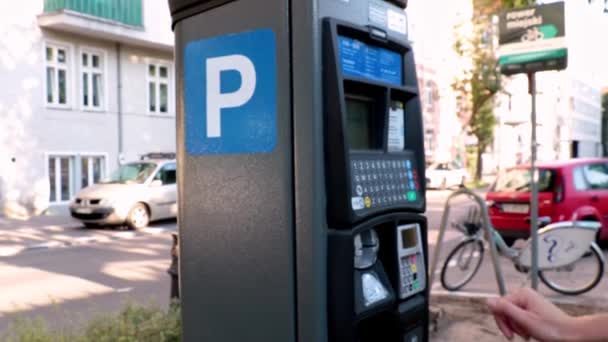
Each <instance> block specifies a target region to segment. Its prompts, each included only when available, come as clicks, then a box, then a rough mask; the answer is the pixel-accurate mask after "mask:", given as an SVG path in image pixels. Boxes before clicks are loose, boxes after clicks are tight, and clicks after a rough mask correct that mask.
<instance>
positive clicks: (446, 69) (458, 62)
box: [406, 0, 473, 162]
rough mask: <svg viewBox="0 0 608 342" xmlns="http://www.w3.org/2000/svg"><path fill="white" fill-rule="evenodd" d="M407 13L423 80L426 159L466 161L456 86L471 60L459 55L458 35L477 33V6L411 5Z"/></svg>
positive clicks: (461, 1) (439, 0)
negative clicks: (474, 20)
mask: <svg viewBox="0 0 608 342" xmlns="http://www.w3.org/2000/svg"><path fill="white" fill-rule="evenodd" d="M438 9H440V10H438ZM406 12H407V14H408V24H409V37H410V40H411V41H412V45H413V49H414V53H415V57H416V64H417V65H418V66H419V67H418V77H419V79H421V80H423V82H422V83H421V84H420V91H421V92H423V96H421V99H422V100H423V103H422V105H423V106H422V110H423V114H424V117H425V122H424V124H425V127H424V128H425V151H426V154H427V160H428V161H450V160H456V161H461V162H464V161H465V136H466V133H465V130H464V127H463V126H464V125H463V123H462V122H461V120H460V119H459V118H458V115H457V101H456V93H455V92H454V90H453V87H452V85H453V83H454V81H455V80H456V77H457V76H458V75H459V73H461V72H462V69H463V68H464V67H465V66H467V63H469V64H470V61H468V60H467V59H466V58H462V57H461V56H458V54H457V53H456V51H455V50H454V44H455V42H456V39H457V36H458V34H457V33H460V34H461V35H462V34H465V33H466V32H469V31H472V25H471V23H470V22H471V18H472V15H473V4H472V1H471V0H453V1H444V0H424V1H410V2H409V3H408V8H407V10H406ZM458 31H462V32H458Z"/></svg>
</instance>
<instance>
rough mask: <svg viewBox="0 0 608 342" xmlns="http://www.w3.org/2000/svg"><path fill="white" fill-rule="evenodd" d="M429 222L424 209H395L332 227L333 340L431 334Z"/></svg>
mask: <svg viewBox="0 0 608 342" xmlns="http://www.w3.org/2000/svg"><path fill="white" fill-rule="evenodd" d="M424 227H426V220H425V219H424V217H422V216H420V215H416V214H410V213H393V214H387V215H382V216H380V217H376V218H373V219H370V220H368V221H367V222H365V223H363V224H360V225H357V226H355V227H353V229H352V230H331V231H330V233H329V248H328V253H329V254H328V323H329V329H328V331H329V337H330V338H329V340H330V341H361V342H365V341H408V342H409V341H426V340H427V338H428V336H427V329H426V327H427V325H428V300H427V298H428V297H427V296H428V289H427V287H426V279H427V274H426V267H425V265H426V263H427V259H426V253H425V250H426V248H425V247H424V246H425V245H424V244H423V242H424V241H426V235H425V234H424V230H423V229H422V228H424ZM406 337H407V338H406Z"/></svg>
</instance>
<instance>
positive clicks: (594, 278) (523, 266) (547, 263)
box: [438, 189, 604, 295]
mask: <svg viewBox="0 0 608 342" xmlns="http://www.w3.org/2000/svg"><path fill="white" fill-rule="evenodd" d="M461 194H465V195H468V196H472V197H474V199H475V201H476V202H477V205H476V206H472V207H470V208H469V211H468V212H467V214H466V215H465V216H464V217H463V218H464V220H462V221H461V222H453V223H452V227H454V228H456V229H458V230H459V231H461V232H462V233H464V235H465V236H464V239H463V240H462V241H461V242H460V243H458V245H456V247H455V248H454V249H453V250H452V251H451V252H450V253H449V255H448V257H447V259H446V260H445V262H444V264H443V267H442V269H441V284H442V286H443V287H444V288H445V289H446V290H448V291H457V290H459V289H461V288H462V287H464V286H465V285H466V284H467V283H469V282H470V281H471V279H473V277H474V276H475V274H476V273H477V272H478V271H479V268H480V267H481V264H482V261H483V255H484V249H485V248H484V242H486V243H493V244H495V247H496V250H497V251H498V254H500V255H501V256H503V257H506V258H508V259H509V260H511V262H512V263H513V265H514V266H515V269H516V270H517V271H519V272H522V273H527V274H530V270H531V264H532V262H531V260H532V257H531V256H532V248H531V240H527V241H525V242H524V244H523V246H520V247H513V248H512V247H509V246H508V245H507V244H506V243H505V241H504V239H503V238H502V236H501V235H500V234H499V233H498V232H497V231H496V230H495V229H494V227H492V225H491V223H490V220H489V217H488V212H487V208H486V207H485V202H484V201H483V199H481V197H479V196H478V195H477V194H474V193H473V192H471V191H469V190H466V189H463V190H459V191H456V192H455V193H454V194H453V195H452V196H450V198H448V202H446V209H447V207H448V205H449V200H450V199H451V198H452V197H455V195H461ZM480 205H483V206H484V207H483V208H481V210H479V209H480V208H479V206H480ZM447 212H449V211H448V210H446V212H444V215H445V214H446V213H447ZM442 222H444V224H445V222H447V221H446V220H442ZM484 223H487V224H488V227H489V229H488V230H485V229H484V227H483V224H484ZM541 224H543V225H545V226H544V227H543V228H542V229H540V230H539V231H538V270H539V271H538V276H539V278H540V280H541V281H542V282H543V283H544V284H545V285H547V287H549V288H550V289H552V290H553V291H556V292H558V293H562V294H565V295H578V294H582V293H585V292H587V291H590V290H591V289H593V288H594V287H595V286H596V285H597V284H598V283H599V282H600V280H601V278H602V276H603V274H604V255H603V254H602V251H601V249H600V248H599V247H598V245H597V244H596V243H595V237H596V235H597V232H598V230H599V229H600V228H601V224H600V223H599V222H590V221H577V220H576V217H574V218H573V220H572V221H566V222H558V223H549V222H541ZM442 229H445V227H442ZM484 230H485V232H484ZM487 232H490V233H489V235H491V238H492V239H491V242H490V241H489V239H488V233H487ZM438 246H439V244H438ZM590 257H591V258H590ZM583 264H584V265H583ZM589 265H590V268H591V272H588V270H587V269H585V270H583V272H580V271H581V267H583V266H585V267H586V266H589ZM577 266H578V271H579V272H578V273H576V274H575V272H574V271H575V269H577ZM495 268H496V264H495ZM452 271H461V272H463V276H462V277H458V278H456V279H450V276H451V272H452ZM587 275H589V276H590V277H589V278H588V279H586V277H585V276H587ZM497 278H498V272H497ZM584 278H585V279H584ZM580 280H583V282H582V285H580V286H576V285H573V284H574V283H575V282H577V281H580ZM500 282H502V275H501V276H500ZM499 285H500V284H499ZM500 286H501V290H502V289H503V288H504V285H500Z"/></svg>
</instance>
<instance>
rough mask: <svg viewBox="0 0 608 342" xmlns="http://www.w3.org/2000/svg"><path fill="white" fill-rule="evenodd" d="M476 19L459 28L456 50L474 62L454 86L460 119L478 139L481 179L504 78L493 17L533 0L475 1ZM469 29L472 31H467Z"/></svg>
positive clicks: (471, 62) (477, 166) (477, 156)
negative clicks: (498, 58)
mask: <svg viewBox="0 0 608 342" xmlns="http://www.w3.org/2000/svg"><path fill="white" fill-rule="evenodd" d="M472 1H473V17H472V21H471V25H469V26H467V25H466V24H467V23H463V24H462V25H460V26H458V27H457V28H456V30H455V31H456V32H460V36H458V37H457V39H456V43H455V44H454V49H455V50H456V53H457V54H458V55H459V56H460V57H461V58H462V59H463V60H468V61H470V63H466V64H468V67H467V66H466V64H465V67H464V68H463V72H462V74H461V75H460V76H459V77H457V79H456V80H455V82H454V83H453V85H452V87H453V89H454V91H455V92H456V100H457V102H458V116H459V117H460V119H461V121H462V122H463V123H464V124H463V126H464V127H463V128H464V129H465V131H466V133H468V134H471V135H473V136H475V138H477V150H476V159H477V163H476V169H475V179H476V180H480V179H481V174H482V170H483V163H482V158H481V157H482V155H483V153H484V152H485V150H486V148H487V147H488V146H489V145H490V144H491V143H492V140H493V139H494V127H495V126H496V117H495V115H494V112H493V109H494V105H495V99H494V97H495V95H496V94H497V93H498V92H499V91H501V89H502V85H501V75H500V70H499V68H498V60H497V58H496V49H495V48H496V46H495V44H494V41H495V36H496V34H497V30H496V25H495V22H494V21H493V16H494V15H495V14H497V13H498V12H499V11H502V10H505V9H509V8H513V7H517V6H523V5H531V4H533V3H534V1H529V0H472ZM465 27H468V28H469V29H468V30H466V29H465V30H464V32H463V28H465Z"/></svg>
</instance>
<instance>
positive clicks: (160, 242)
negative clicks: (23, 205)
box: [0, 217, 176, 331]
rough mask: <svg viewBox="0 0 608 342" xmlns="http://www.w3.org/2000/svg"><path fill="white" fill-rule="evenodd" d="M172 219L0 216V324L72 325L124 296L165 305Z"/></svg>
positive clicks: (114, 308)
mask: <svg viewBox="0 0 608 342" xmlns="http://www.w3.org/2000/svg"><path fill="white" fill-rule="evenodd" d="M175 229H176V223H175V221H165V222H160V223H156V224H153V225H152V226H151V227H150V228H148V229H145V230H142V231H138V232H132V231H121V230H117V229H95V230H88V229H84V228H81V227H80V225H79V224H77V223H76V224H74V222H73V221H70V220H69V219H68V220H66V219H65V218H60V217H39V218H35V219H33V220H29V221H26V222H21V221H19V222H15V221H13V222H11V220H8V219H6V218H2V219H0V234H2V235H1V239H0V251H2V256H0V274H1V275H2V276H1V277H0V293H2V296H0V331H2V330H4V329H6V328H7V327H8V325H9V324H10V322H11V321H12V320H13V319H14V318H15V317H18V316H26V317H37V316H43V317H45V319H47V320H49V321H50V325H51V326H53V327H57V326H64V325H69V324H72V323H73V324H78V323H79V322H82V321H84V320H86V319H87V318H88V317H90V316H91V315H93V314H95V313H100V312H112V311H117V310H119V309H120V308H121V307H122V306H123V305H124V303H125V302H127V301H134V302H138V303H156V304H159V305H161V306H163V307H166V306H167V305H168V300H169V286H170V278H169V276H168V274H167V273H166V270H167V268H168V266H169V262H170V257H169V249H170V246H171V240H172V239H171V237H170V233H171V232H173V231H175Z"/></svg>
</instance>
